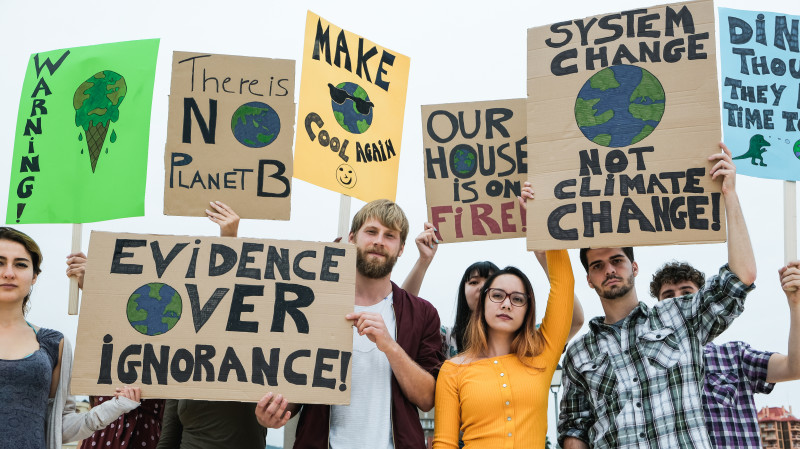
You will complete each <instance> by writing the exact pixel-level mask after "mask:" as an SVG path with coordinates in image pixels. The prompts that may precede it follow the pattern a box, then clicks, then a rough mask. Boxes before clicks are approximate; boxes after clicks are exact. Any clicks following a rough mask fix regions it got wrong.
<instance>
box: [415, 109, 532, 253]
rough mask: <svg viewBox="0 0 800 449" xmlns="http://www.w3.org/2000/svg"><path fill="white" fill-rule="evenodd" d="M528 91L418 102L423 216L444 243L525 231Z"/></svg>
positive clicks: (523, 233) (523, 234) (523, 232)
mask: <svg viewBox="0 0 800 449" xmlns="http://www.w3.org/2000/svg"><path fill="white" fill-rule="evenodd" d="M526 126H527V124H526V121H525V99H524V98H519V99H513V100H497V101H485V102H474V103H453V104H440V105H430V106H422V142H423V144H424V145H423V146H424V148H423V160H424V164H425V197H426V200H427V206H428V221H429V222H431V223H433V225H434V226H435V227H436V229H438V235H437V238H438V239H439V240H440V241H441V242H442V243H452V242H467V241H473V240H495V239H506V238H513V237H524V236H525V215H524V214H523V213H522V208H521V206H520V205H519V201H518V200H517V197H518V196H519V195H520V194H521V192H522V183H523V182H524V181H525V180H526V179H527V170H528V168H527V156H528V153H527V150H526V143H527V140H526V137H525V132H526Z"/></svg>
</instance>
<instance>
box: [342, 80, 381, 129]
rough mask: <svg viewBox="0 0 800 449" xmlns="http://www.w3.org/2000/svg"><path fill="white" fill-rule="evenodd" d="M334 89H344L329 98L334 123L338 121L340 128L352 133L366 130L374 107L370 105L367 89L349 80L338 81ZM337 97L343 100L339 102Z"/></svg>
mask: <svg viewBox="0 0 800 449" xmlns="http://www.w3.org/2000/svg"><path fill="white" fill-rule="evenodd" d="M334 89H336V90H338V91H344V92H343V93H342V92H338V93H339V94H340V95H341V97H337V98H332V99H331V109H333V116H334V117H335V118H336V123H338V124H339V126H341V127H342V129H344V130H345V131H347V132H350V133H352V134H362V133H364V132H366V131H367V130H368V129H369V127H370V125H372V112H373V110H374V109H375V108H373V107H372V103H371V102H370V100H369V95H367V91H365V90H364V89H363V88H362V87H361V86H359V85H358V84H355V83H350V82H343V83H339V84H337V85H336V87H335V88H334ZM334 89H331V90H334ZM350 97H352V98H350ZM337 99H341V100H343V101H342V102H341V103H339V102H337V101H336V100H337ZM354 99H359V100H361V101H359V102H358V103H356V100H354ZM359 104H360V105H361V110H359Z"/></svg>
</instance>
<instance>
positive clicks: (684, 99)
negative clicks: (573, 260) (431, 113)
mask: <svg viewBox="0 0 800 449" xmlns="http://www.w3.org/2000/svg"><path fill="white" fill-rule="evenodd" d="M714 42H715V40H714V9H713V3H712V2H711V1H710V0H708V1H697V2H687V3H678V4H671V5H662V6H655V7H651V8H642V9H636V10H630V11H624V12H619V13H615V14H607V15H602V16H595V17H589V18H585V19H580V20H574V21H566V22H560V23H556V24H553V25H550V26H545V27H539V28H532V29H530V30H528V108H527V121H528V151H529V153H530V154H529V158H530V161H529V164H528V165H529V170H528V172H529V179H530V181H531V183H532V185H533V189H534V192H535V195H536V200H535V201H533V202H532V205H531V207H530V208H529V210H528V216H527V225H528V226H527V228H528V229H527V233H528V248H529V249H563V248H579V247H607V246H628V245H664V244H674V243H698V242H720V241H724V240H725V218H724V216H725V212H724V204H723V201H722V198H721V194H720V193H719V192H720V184H719V183H718V182H712V181H711V177H710V176H709V174H708V171H709V169H710V168H711V167H712V165H711V163H710V162H709V161H708V159H707V158H708V156H709V155H711V154H712V153H715V152H719V151H720V150H719V147H718V142H719V139H720V135H721V130H720V122H719V117H718V114H717V113H716V111H718V110H719V100H718V98H719V97H718V90H717V74H716V62H715V60H716V58H715V56H716V55H715V45H714Z"/></svg>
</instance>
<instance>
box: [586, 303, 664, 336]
mask: <svg viewBox="0 0 800 449" xmlns="http://www.w3.org/2000/svg"><path fill="white" fill-rule="evenodd" d="M649 312H650V309H649V308H648V307H647V304H645V303H643V302H641V301H639V305H638V306H636V307H635V308H634V309H633V310H631V313H629V314H628V316H626V317H625V318H623V320H622V327H623V328H626V327H628V323H629V322H630V320H631V319H633V317H635V316H638V315H642V316H647V314H648V313H649ZM605 319H606V317H604V316H596V317H594V318H592V319H591V320H590V321H589V328H590V329H591V330H592V332H597V333H600V332H603V331H607V330H610V329H611V325H610V324H606V323H604V322H603V321H605Z"/></svg>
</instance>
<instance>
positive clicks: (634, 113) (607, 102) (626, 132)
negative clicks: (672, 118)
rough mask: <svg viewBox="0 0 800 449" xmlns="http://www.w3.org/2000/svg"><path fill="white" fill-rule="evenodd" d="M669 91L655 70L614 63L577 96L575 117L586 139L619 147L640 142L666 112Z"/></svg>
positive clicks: (603, 144)
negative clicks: (666, 93)
mask: <svg viewBox="0 0 800 449" xmlns="http://www.w3.org/2000/svg"><path fill="white" fill-rule="evenodd" d="M665 103H666V95H665V94H664V88H663V87H662V86H661V82H660V81H659V80H658V78H656V77H655V76H654V75H653V74H652V73H650V72H648V71H647V70H645V69H643V68H641V67H637V66H633V65H615V66H611V67H607V68H605V69H603V70H600V71H599V72H597V73H595V74H594V75H592V77H591V78H589V80H587V81H586V83H585V84H584V85H583V87H582V88H581V90H580V91H579V92H578V97H577V98H576V99H575V121H576V122H577V123H578V127H579V128H580V130H581V132H582V133H583V135H584V136H586V138H587V139H589V140H591V141H592V142H594V143H596V144H598V145H602V146H604V147H611V148H619V147H624V146H628V145H633V144H635V143H637V142H640V141H641V140H643V139H644V138H646V137H647V136H649V135H650V133H652V132H653V130H655V129H656V126H658V124H659V122H660V121H661V117H662V116H663V115H664V107H665Z"/></svg>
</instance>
